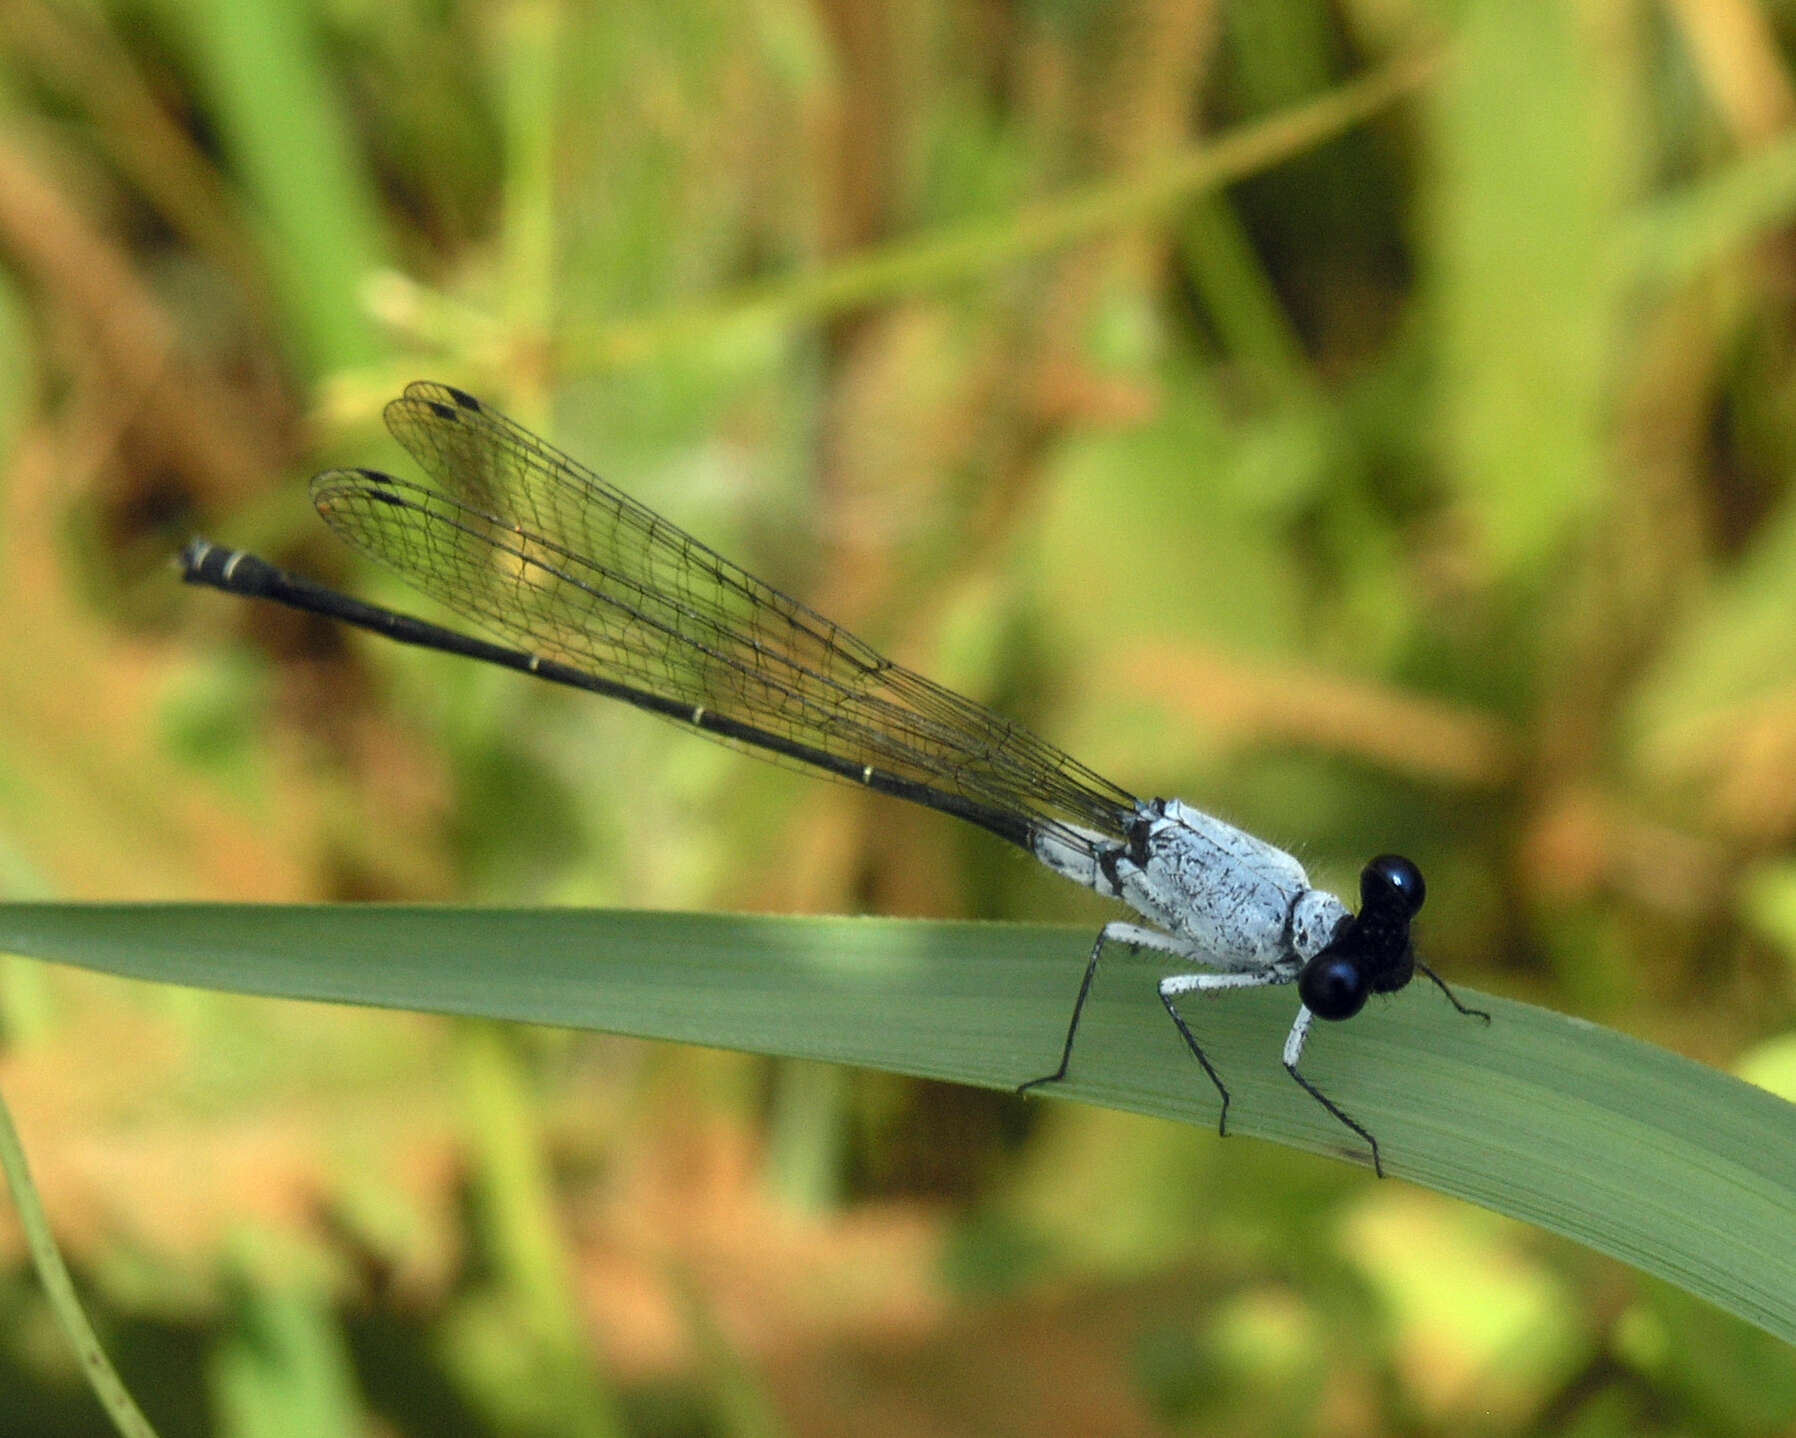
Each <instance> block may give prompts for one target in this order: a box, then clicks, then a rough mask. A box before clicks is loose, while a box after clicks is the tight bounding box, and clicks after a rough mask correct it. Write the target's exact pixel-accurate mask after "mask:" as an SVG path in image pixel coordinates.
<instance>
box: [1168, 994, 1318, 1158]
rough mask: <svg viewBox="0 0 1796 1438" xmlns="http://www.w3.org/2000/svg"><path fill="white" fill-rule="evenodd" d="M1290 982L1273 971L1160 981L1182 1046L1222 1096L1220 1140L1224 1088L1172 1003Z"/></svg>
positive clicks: (1224, 1123) (1225, 1123) (1225, 1112)
mask: <svg viewBox="0 0 1796 1438" xmlns="http://www.w3.org/2000/svg"><path fill="white" fill-rule="evenodd" d="M1290 981H1291V980H1290V976H1289V975H1288V974H1285V973H1283V972H1281V971H1279V970H1277V969H1266V970H1262V971H1260V972H1257V973H1225V974H1172V975H1170V976H1169V977H1167V978H1164V979H1161V980H1160V1002H1161V1003H1162V1004H1164V1005H1165V1006H1166V1012H1167V1013H1169V1014H1171V1015H1172V1021H1173V1022H1174V1023H1175V1024H1177V1025H1178V1027H1179V1032H1180V1033H1181V1034H1183V1035H1184V1038H1185V1047H1186V1048H1188V1049H1190V1050H1191V1054H1192V1057H1194V1058H1195V1059H1196V1060H1197V1061H1198V1062H1199V1063H1200V1064H1202V1065H1203V1066H1204V1072H1205V1073H1207V1074H1208V1075H1209V1076H1210V1082H1211V1083H1213V1084H1215V1085H1216V1092H1217V1093H1219V1094H1221V1095H1222V1112H1221V1113H1220V1114H1219V1115H1218V1116H1217V1119H1216V1132H1217V1133H1218V1134H1220V1135H1221V1136H1222V1137H1223V1138H1227V1137H1228V1136H1229V1091H1228V1087H1227V1085H1225V1084H1224V1083H1223V1081H1222V1078H1221V1076H1220V1075H1218V1074H1217V1072H1216V1067H1215V1065H1214V1064H1212V1063H1211V1062H1210V1060H1209V1058H1208V1057H1207V1056H1206V1055H1205V1053H1204V1051H1203V1046H1202V1045H1201V1044H1199V1043H1198V1041H1197V1035H1196V1034H1194V1033H1192V1032H1191V1025H1190V1024H1188V1023H1186V1022H1185V1016H1184V1015H1183V1014H1181V1013H1180V1012H1179V1010H1178V1005H1176V1004H1175V1003H1173V1000H1174V999H1175V998H1177V997H1178V995H1180V994H1189V993H1198V994H1213V993H1217V992H1219V991H1220V990H1223V989H1263V988H1266V987H1268V986H1270V985H1272V984H1288V983H1290Z"/></svg>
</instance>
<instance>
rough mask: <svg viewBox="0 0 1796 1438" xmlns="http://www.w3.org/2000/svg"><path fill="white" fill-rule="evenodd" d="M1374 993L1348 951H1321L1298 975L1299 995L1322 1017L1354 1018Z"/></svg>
mask: <svg viewBox="0 0 1796 1438" xmlns="http://www.w3.org/2000/svg"><path fill="white" fill-rule="evenodd" d="M1369 993H1371V989H1370V987H1369V986H1368V985H1367V983H1366V976H1365V974H1363V973H1362V972H1361V971H1360V966H1359V965H1358V964H1356V963H1354V962H1353V960H1352V959H1350V958H1348V957H1347V956H1346V955H1345V954H1336V953H1328V952H1324V953H1320V954H1317V955H1316V957H1315V958H1313V959H1311V960H1310V961H1309V962H1308V963H1307V964H1305V965H1304V966H1303V972H1302V973H1301V974H1299V975H1298V976H1297V997H1298V998H1300V999H1302V1000H1303V1006H1304V1007H1305V1008H1306V1009H1308V1010H1309V1011H1310V1012H1311V1013H1312V1014H1314V1015H1315V1016H1316V1017H1317V1018H1319V1019H1334V1020H1340V1019H1350V1018H1352V1017H1353V1016H1354V1015H1355V1014H1357V1013H1358V1012H1359V1011H1360V1010H1361V1009H1363V1008H1364V1007H1365V1006H1366V996H1367V995H1368V994H1369Z"/></svg>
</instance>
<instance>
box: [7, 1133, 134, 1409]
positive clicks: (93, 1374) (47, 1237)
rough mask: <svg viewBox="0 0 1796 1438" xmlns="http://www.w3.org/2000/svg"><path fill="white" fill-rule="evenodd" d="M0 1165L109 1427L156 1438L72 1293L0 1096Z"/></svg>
mask: <svg viewBox="0 0 1796 1438" xmlns="http://www.w3.org/2000/svg"><path fill="white" fill-rule="evenodd" d="M0 1169H3V1170H4V1171H5V1173H6V1183H7V1187H8V1188H9V1189H11V1191H12V1201H13V1205H14V1207H15V1208H16V1209H17V1210H18V1214H19V1226H20V1228H22V1229H23V1230H24V1232H25V1246H26V1248H27V1249H29V1250H30V1253H31V1262H32V1266H33V1267H35V1268H36V1269H37V1276H38V1279H39V1281H41V1282H42V1283H43V1285H44V1292H45V1293H46V1294H47V1295H49V1299H50V1308H51V1310H52V1311H53V1312H54V1313H55V1315H56V1323H57V1326H58V1327H59V1328H61V1329H62V1331H63V1334H64V1336H66V1337H67V1338H68V1340H69V1343H70V1345H71V1346H72V1347H73V1348H74V1350H75V1355H76V1357H77V1359H78V1360H79V1362H80V1364H81V1374H82V1376H83V1377H84V1378H86V1380H87V1386H88V1387H89V1388H91V1389H92V1390H93V1393H94V1396H95V1397H96V1398H98V1399H99V1400H100V1406H101V1407H102V1408H104V1409H105V1410H106V1416H107V1417H108V1418H110V1419H111V1420H112V1426H113V1427H114V1428H116V1429H117V1430H118V1431H119V1432H120V1433H122V1434H124V1435H125V1438H156V1430H155V1429H154V1428H152V1427H151V1426H150V1420H149V1419H148V1418H145V1417H144V1416H143V1410H142V1409H140V1408H139V1407H138V1406H137V1400H136V1399H134V1398H132V1396H131V1393H130V1390H128V1389H127V1388H126V1387H125V1383H124V1380H123V1379H122V1378H120V1377H119V1376H118V1370H117V1369H115V1368H114V1367H113V1366H112V1360H111V1359H109V1358H108V1357H107V1356H106V1350H105V1349H103V1348H102V1347H100V1339H99V1336H98V1335H97V1334H96V1333H95V1332H94V1330H93V1325H92V1324H91V1323H89V1322H88V1321H87V1311H86V1310H85V1309H84V1308H82V1306H81V1297H80V1295H79V1294H77V1293H76V1292H75V1280H74V1279H73V1278H71V1277H70V1276H69V1270H68V1265H67V1264H65V1263H64V1262H63V1261H62V1253H61V1251H60V1250H59V1249H58V1248H57V1247H56V1238H55V1235H53V1234H52V1233H51V1232H50V1216H49V1215H48V1214H47V1213H45V1212H44V1205H43V1200H42V1199H40V1198H39V1197H38V1192H37V1185H36V1184H35V1183H34V1182H33V1181H32V1178H31V1168H30V1165H29V1164H28V1163H27V1162H26V1160H25V1146H24V1145H23V1144H22V1143H20V1142H19V1133H18V1130H17V1129H16V1128H14V1127H13V1121H12V1111H11V1110H10V1109H8V1108H7V1106H6V1104H5V1102H4V1101H3V1100H0Z"/></svg>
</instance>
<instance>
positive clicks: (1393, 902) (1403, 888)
mask: <svg viewBox="0 0 1796 1438" xmlns="http://www.w3.org/2000/svg"><path fill="white" fill-rule="evenodd" d="M1359 892H1360V910H1359V913H1357V914H1355V915H1354V916H1353V918H1352V919H1350V920H1349V921H1348V922H1347V923H1346V924H1345V925H1343V926H1342V928H1341V932H1340V933H1339V934H1337V935H1336V936H1335V940H1334V942H1333V943H1332V944H1330V945H1329V946H1328V947H1327V948H1326V949H1324V950H1323V951H1322V952H1321V953H1319V954H1317V955H1316V957H1315V958H1313V959H1311V960H1310V961H1309V962H1308V963H1307V964H1305V965H1304V966H1303V972H1302V973H1300V974H1298V976H1297V996H1298V997H1299V998H1300V999H1302V1000H1303V1005H1304V1007H1305V1008H1307V1009H1308V1010H1309V1011H1310V1012H1311V1013H1313V1014H1314V1015H1315V1016H1316V1017H1317V1018H1319V1019H1332V1020H1335V1021H1337V1022H1338V1021H1339V1020H1341V1019H1350V1018H1352V1017H1353V1016H1354V1015H1355V1014H1357V1013H1358V1012H1359V1011H1360V1010H1361V1009H1363V1008H1364V1007H1365V1006H1366V1000H1367V999H1368V998H1370V997H1371V996H1372V995H1373V994H1393V993H1396V991H1397V990H1398V989H1400V988H1402V987H1403V986H1404V985H1405V984H1407V983H1408V982H1409V981H1410V979H1411V977H1413V975H1414V974H1415V966H1416V961H1415V955H1414V953H1413V952H1412V951H1411V949H1410V945H1409V921H1410V920H1411V919H1413V918H1414V917H1415V916H1416V914H1417V912H1418V911H1420V909H1421V907H1422V902H1423V900H1424V899H1426V898H1427V896H1428V886H1427V885H1426V884H1425V883H1423V881H1422V871H1421V870H1420V869H1418V868H1417V867H1416V866H1415V865H1414V864H1413V863H1411V862H1410V861H1409V860H1408V859H1405V858H1404V857H1402V855H1400V854H1380V855H1379V856H1378V857H1377V858H1376V859H1374V860H1372V862H1371V863H1369V864H1367V865H1366V867H1365V869H1364V871H1363V872H1362V873H1361V874H1360V878H1359Z"/></svg>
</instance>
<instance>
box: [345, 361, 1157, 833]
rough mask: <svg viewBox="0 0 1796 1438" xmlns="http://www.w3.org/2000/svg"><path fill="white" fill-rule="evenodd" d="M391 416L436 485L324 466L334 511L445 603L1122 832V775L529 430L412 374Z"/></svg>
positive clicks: (987, 795)
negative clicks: (783, 584)
mask: <svg viewBox="0 0 1796 1438" xmlns="http://www.w3.org/2000/svg"><path fill="white" fill-rule="evenodd" d="M386 419H387V426H388V428H389V429H391V430H392V432H393V435H394V437H395V438H397V439H398V440H399V442H400V443H401V444H402V445H404V446H405V448H406V449H407V450H408V451H409V452H410V453H411V454H412V455H413V456H414V457H415V458H416V459H417V461H418V462H419V463H420V464H421V465H422V466H423V467H424V469H425V470H426V471H427V472H428V473H429V474H430V476H431V477H432V479H434V480H435V481H436V484H437V486H438V488H436V489H432V488H429V487H428V486H425V485H420V484H415V483H412V482H410V481H407V480H402V479H396V478H394V477H392V476H390V475H384V474H380V473H378V472H376V471H372V470H331V471H328V472H327V473H324V474H321V475H319V476H318V477H317V478H316V479H314V480H313V481H312V499H313V502H314V503H315V504H316V505H317V507H318V512H319V513H320V514H321V515H322V516H323V517H324V519H325V521H326V522H327V523H328V524H329V525H330V526H331V528H332V529H334V530H336V532H337V533H338V534H340V535H341V536H343V538H344V539H346V540H348V541H349V542H350V543H351V544H353V545H355V546H356V547H357V548H358V549H361V550H363V551H364V552H365V553H367V554H369V555H371V556H373V557H374V558H376V559H378V560H380V561H381V562H383V563H385V564H387V565H389V566H390V567H392V568H393V569H395V570H397V571H398V572H399V573H400V574H401V575H403V576H404V577H405V578H406V579H407V580H409V581H410V582H411V583H413V584H415V585H417V586H418V587H419V588H420V589H422V590H424V591H425V592H426V593H428V594H430V595H431V596H432V597H433V598H435V599H437V600H438V601H439V602H441V603H442V604H444V605H446V606H447V607H448V608H450V609H452V610H454V611H455V612H456V613H458V614H460V615H462V616H463V617H465V618H466V619H468V620H469V621H471V622H472V623H474V624H476V625H478V626H480V627H481V628H482V629H484V630H486V631H488V632H489V633H490V634H493V635H495V636H497V637H500V638H502V639H503V640H505V641H506V642H507V643H510V644H514V645H516V646H518V647H519V648H521V649H524V650H526V651H528V652H530V653H532V654H536V655H539V656H540V657H542V658H545V659H554V660H557V661H559V662H561V663H564V664H569V665H572V666H574V667H576V668H581V669H585V670H587V671H588V672H590V673H593V674H595V675H598V676H601V677H603V678H606V679H609V680H614V681H617V682H620V683H623V684H626V685H629V686H631V687H633V688H635V689H638V690H641V691H644V692H647V693H652V694H657V695H660V696H663V697H665V698H669V699H677V700H679V701H680V702H681V703H683V704H686V705H690V706H693V707H695V708H696V707H701V706H702V707H703V708H705V709H706V710H708V711H710V712H712V713H716V714H722V715H727V716H729V717H732V718H735V719H738V720H741V721H742V722H744V723H746V724H749V725H751V726H753V727H755V728H758V729H762V730H766V731H768V732H771V733H773V734H776V735H779V736H781V737H783V738H785V739H787V740H790V741H792V742H794V743H796V744H799V745H802V746H805V747H808V748H812V749H816V750H819V751H822V752H823V753H826V754H829V755H832V756H835V757H837V758H840V759H843V760H846V761H849V762H851V763H852V764H854V765H855V766H860V765H869V764H870V765H874V766H876V767H878V768H881V769H884V770H887V771H889V772H892V773H895V774H898V775H900V776H902V777H904V778H906V779H912V780H915V781H917V782H918V783H919V784H923V785H926V786H931V787H933V788H936V789H939V790H945V791H948V792H951V793H955V794H958V795H960V796H962V797H963V798H966V799H968V800H972V801H975V802H977V803H980V804H984V805H988V806H994V807H996V808H999V809H1002V810H1005V811H1007V812H1011V813H1016V814H1019V815H1026V816H1028V817H1029V818H1030V820H1031V821H1032V822H1034V823H1036V824H1038V825H1040V824H1049V825H1053V826H1054V827H1055V828H1056V829H1060V830H1062V831H1063V837H1065V838H1066V839H1067V840H1068V841H1069V842H1075V843H1077V842H1080V839H1081V836H1079V835H1077V834H1075V833H1074V832H1073V831H1072V830H1070V829H1066V828H1065V826H1066V825H1069V824H1070V825H1076V826H1079V827H1080V828H1083V829H1087V830H1092V831H1095V832H1096V833H1099V834H1102V835H1106V836H1108V837H1111V838H1122V837H1123V827H1122V826H1123V824H1124V822H1125V821H1126V820H1127V818H1128V817H1129V816H1130V814H1131V813H1132V811H1133V807H1134V802H1135V801H1134V799H1133V797H1132V796H1131V795H1130V794H1128V793H1127V792H1126V791H1124V790H1122V789H1120V788H1118V787H1117V786H1116V785H1114V784H1112V783H1110V782H1109V781H1108V780H1106V779H1103V778H1101V777H1100V776H1099V775H1097V774H1094V773H1093V772H1092V771H1091V770H1089V769H1087V768H1086V767H1085V766H1084V765H1082V764H1080V763H1079V762H1078V761H1076V760H1074V759H1072V758H1071V757H1070V756H1068V755H1066V754H1064V753H1062V752H1061V751H1060V750H1058V749H1056V748H1054V747H1053V746H1052V745H1050V744H1048V743H1046V742H1045V741H1044V740H1042V739H1040V738H1038V737H1036V736H1035V735H1034V734H1032V733H1030V732H1029V731H1028V730H1027V729H1024V728H1022V727H1021V726H1019V725H1017V724H1015V723H1013V722H1012V721H1010V720H1007V719H1004V718H1002V717H1001V716H999V715H997V714H994V713H993V712H992V711H990V710H989V709H987V708H985V707H984V706H983V705H980V704H977V703H975V702H974V701H973V700H971V699H968V698H966V697H964V696H963V695H960V694H956V693H954V692H953V691H952V690H950V689H944V688H943V687H942V686H941V685H939V684H935V683H932V682H931V681H929V680H927V679H925V678H923V677H922V676H921V675H919V674H916V673H914V672H912V671H911V670H909V669H906V668H904V667H903V666H902V665H899V664H895V663H893V662H892V661H891V660H889V659H886V658H884V657H883V656H881V655H880V654H879V653H877V652H876V651H875V650H873V649H872V648H870V647H869V646H868V645H866V644H865V643H863V642H862V641H861V640H859V639H857V638H855V637H854V636H853V635H852V634H849V633H848V632H846V631H845V630H843V629H842V628H840V627H839V626H838V625H836V624H833V623H831V622H830V621H829V620H828V619H825V618H824V617H823V616H822V615H820V614H818V613H817V612H816V611H815V610H813V609H811V608H810V607H808V606H807V605H804V604H802V603H800V602H799V601H798V600H796V599H793V598H791V597H790V596H788V595H785V594H782V593H781V592H780V591H779V590H777V589H775V588H773V587H772V586H771V585H769V584H766V583H764V582H762V581H761V580H759V579H756V578H755V577H754V576H753V575H751V574H749V573H748V572H747V571H746V570H743V569H742V568H740V567H739V566H737V565H735V564H732V563H731V562H730V561H729V560H727V559H725V558H723V557H722V556H721V555H719V554H717V553H716V552H715V551H713V550H711V549H709V548H708V547H706V546H705V545H703V544H701V543H700V542H699V541H698V540H696V539H693V538H692V537H691V536H690V535H688V534H686V533H685V532H684V531H682V530H680V529H679V528H677V527H676V526H674V525H673V524H670V523H669V522H668V521H667V520H666V519H663V518H662V517H661V516H660V515H658V514H656V513H655V512H654V511H653V510H650V509H648V508H646V507H645V506H643V505H641V504H639V503H638V502H637V501H635V500H633V499H631V498H630V497H629V496H628V495H626V494H624V493H623V492H622V491H621V490H618V489H616V488H614V487H613V486H611V485H609V484H607V483H606V482H605V481H604V480H602V479H600V478H599V477H598V476H597V475H596V474H594V473H592V472H591V471H590V470H588V469H586V468H584V467H583V466H581V465H580V464H578V463H576V462H575V461H574V460H572V459H570V458H568V457H567V456H566V455H564V454H562V453H560V452H559V451H558V450H556V449H554V448H553V447H551V446H550V445H548V444H546V443H545V442H544V441H543V440H541V439H539V438H538V437H537V436H536V435H534V434H532V433H530V432H529V431H528V430H526V429H524V428H522V427H521V426H519V425H517V424H515V423H513V422H512V421H511V420H509V419H507V418H505V416H503V415H501V414H498V413H496V412H495V411H493V410H491V409H488V408H487V407H485V406H484V405H482V404H481V403H480V402H479V401H478V400H476V399H474V398H473V397H472V396H470V395H466V394H463V393H462V392H461V391H459V390H455V389H451V388H449V387H448V386H446V385H439V384H431V383H424V382H420V383H416V384H412V385H409V386H408V387H407V388H406V391H405V394H404V395H403V396H402V397H401V398H399V399H396V400H394V401H393V402H392V403H391V404H390V405H388V406H387V410H386Z"/></svg>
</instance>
